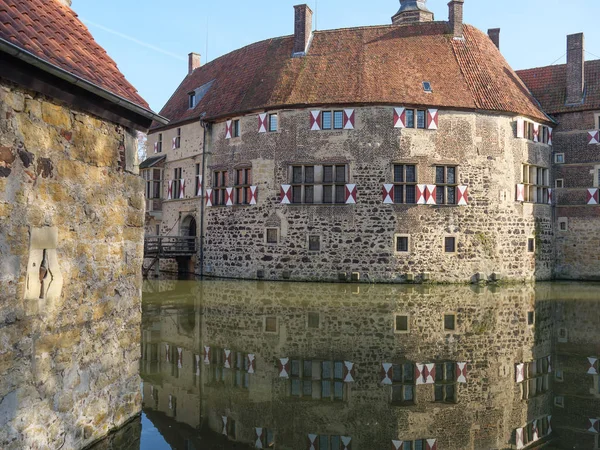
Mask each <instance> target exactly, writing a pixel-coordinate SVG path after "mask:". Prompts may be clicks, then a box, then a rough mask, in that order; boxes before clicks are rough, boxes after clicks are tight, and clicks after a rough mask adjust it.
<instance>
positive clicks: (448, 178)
mask: <svg viewBox="0 0 600 450" xmlns="http://www.w3.org/2000/svg"><path fill="white" fill-rule="evenodd" d="M457 179H458V177H457V176H456V167H454V166H436V168H435V184H436V203H437V204H438V205H455V204H456V186H457V185H458V183H457Z"/></svg>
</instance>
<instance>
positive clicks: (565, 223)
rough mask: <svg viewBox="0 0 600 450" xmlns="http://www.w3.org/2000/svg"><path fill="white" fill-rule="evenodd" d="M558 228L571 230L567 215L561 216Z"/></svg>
mask: <svg viewBox="0 0 600 450" xmlns="http://www.w3.org/2000/svg"><path fill="white" fill-rule="evenodd" d="M558 229H559V230H560V231H569V219H567V218H566V217H559V218H558Z"/></svg>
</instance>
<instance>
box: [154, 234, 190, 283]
mask: <svg viewBox="0 0 600 450" xmlns="http://www.w3.org/2000/svg"><path fill="white" fill-rule="evenodd" d="M195 254H196V237H195V236H191V237H186V236H148V237H146V238H145V239H144V259H146V258H147V259H152V262H151V263H150V265H149V266H148V267H147V268H144V270H143V272H144V276H145V277H146V276H148V273H150V270H152V267H154V265H155V264H156V263H157V262H158V261H159V260H161V259H178V258H185V257H187V258H189V257H192V256H194V255H195Z"/></svg>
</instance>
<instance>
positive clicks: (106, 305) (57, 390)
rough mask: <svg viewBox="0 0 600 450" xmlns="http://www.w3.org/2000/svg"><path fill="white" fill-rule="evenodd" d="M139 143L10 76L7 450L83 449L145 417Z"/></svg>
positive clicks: (1, 247)
mask: <svg viewBox="0 0 600 450" xmlns="http://www.w3.org/2000/svg"><path fill="white" fill-rule="evenodd" d="M135 142H136V140H135V136H134V135H133V134H132V133H131V132H130V131H128V130H126V129H124V128H123V127H120V126H117V125H115V124H113V123H110V122H107V121H104V120H99V119H97V118H95V117H93V116H91V115H89V114H86V113H82V112H79V111H74V110H71V109H69V108H68V107H65V106H63V105H61V104H58V103H56V102H54V101H52V100H50V99H48V98H46V97H42V96H40V95H37V94H34V93H32V92H26V91H23V90H21V89H20V88H17V87H16V86H15V85H12V84H8V83H4V82H2V81H0V286H1V289H0V448H2V449H3V450H12V449H22V448H80V447H83V446H86V445H88V444H90V443H92V442H93V441H95V440H97V439H99V438H101V437H103V436H104V435H106V433H107V432H108V431H109V430H111V429H113V428H116V427H119V426H120V425H122V424H124V423H125V422H126V421H128V420H129V419H130V418H131V417H133V416H134V415H136V414H138V413H139V412H140V410H141V394H140V389H139V383H140V380H139V375H138V361H139V340H140V322H141V308H140V300H141V299H140V296H141V273H140V270H139V268H140V267H141V266H142V259H143V241H142V237H143V218H144V191H143V184H142V180H141V179H140V178H139V177H138V176H136V175H135V174H133V173H132V172H134V171H135V170H134V166H135V162H136V161H135ZM39 255H42V256H39ZM44 261H46V262H44ZM42 268H44V270H46V269H48V273H47V275H46V278H45V279H44V282H43V283H40V281H39V272H40V270H41V269H42ZM60 281H62V285H61V283H60ZM38 293H39V294H38ZM39 297H42V298H41V299H40V298H39Z"/></svg>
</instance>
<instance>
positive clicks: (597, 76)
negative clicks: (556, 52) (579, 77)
mask: <svg viewBox="0 0 600 450" xmlns="http://www.w3.org/2000/svg"><path fill="white" fill-rule="evenodd" d="M517 74H518V75H519V76H520V77H521V79H522V80H523V81H524V82H525V84H526V85H527V87H528V88H529V89H530V90H531V92H532V93H533V95H534V96H535V98H536V99H537V100H538V101H539V102H540V104H541V105H542V108H544V110H545V111H546V112H548V114H557V113H565V112H574V111H587V110H594V109H595V110H600V59H597V60H594V61H586V63H585V96H584V99H583V103H582V104H580V105H569V106H566V105H565V103H566V100H567V65H566V64H560V65H556V66H546V67H537V68H535V69H527V70H519V71H517Z"/></svg>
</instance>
